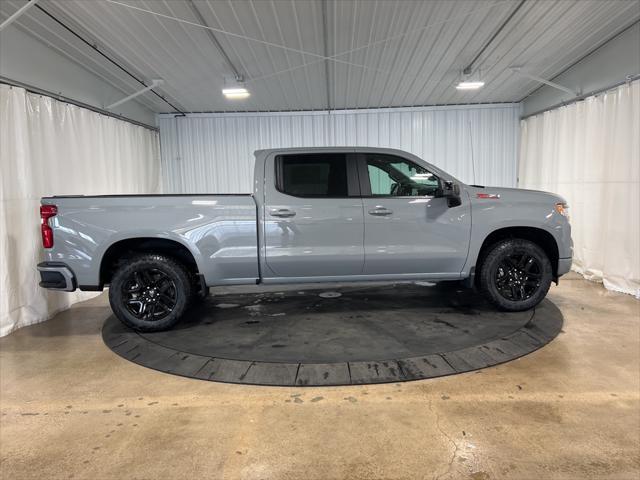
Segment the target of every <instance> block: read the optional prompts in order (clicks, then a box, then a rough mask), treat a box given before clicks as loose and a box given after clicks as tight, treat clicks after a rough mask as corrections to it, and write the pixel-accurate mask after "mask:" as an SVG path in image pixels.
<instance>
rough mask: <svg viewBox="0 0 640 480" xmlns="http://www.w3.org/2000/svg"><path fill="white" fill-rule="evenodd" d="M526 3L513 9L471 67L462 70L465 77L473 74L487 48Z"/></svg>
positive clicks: (472, 61)
mask: <svg viewBox="0 0 640 480" xmlns="http://www.w3.org/2000/svg"><path fill="white" fill-rule="evenodd" d="M525 1H526V0H520V3H519V4H518V6H517V7H516V8H514V9H513V11H512V12H511V13H510V14H509V16H508V17H507V19H506V20H505V21H504V22H502V24H501V25H500V26H499V27H498V29H497V30H496V31H495V33H494V34H493V35H491V38H489V40H488V41H487V43H485V44H484V46H483V47H482V48H481V49H480V51H479V52H478V53H476V56H475V57H473V60H471V61H470V62H469V65H467V66H466V67H464V69H463V70H462V73H464V74H465V75H471V74H472V73H473V66H474V64H475V63H476V62H477V61H478V59H479V58H480V55H482V54H483V53H484V52H485V51H486V50H487V48H489V45H491V44H492V43H493V41H494V40H495V39H496V37H497V36H498V35H500V32H502V30H504V27H506V26H507V23H509V22H510V21H511V19H512V18H513V17H514V16H515V14H516V13H518V10H520V8H522V5H524V2H525Z"/></svg>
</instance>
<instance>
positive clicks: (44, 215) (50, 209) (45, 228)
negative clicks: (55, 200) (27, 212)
mask: <svg viewBox="0 0 640 480" xmlns="http://www.w3.org/2000/svg"><path fill="white" fill-rule="evenodd" d="M57 214H58V207H56V206H55V205H40V218H41V219H42V225H41V226H40V230H41V232H42V246H43V247H44V248H52V247H53V229H52V228H51V227H50V226H49V219H50V218H51V217H55V216H56V215H57Z"/></svg>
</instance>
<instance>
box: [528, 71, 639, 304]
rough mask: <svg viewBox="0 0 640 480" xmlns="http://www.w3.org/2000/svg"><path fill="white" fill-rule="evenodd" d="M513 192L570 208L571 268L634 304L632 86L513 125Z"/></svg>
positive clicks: (635, 132) (635, 95) (635, 137)
mask: <svg viewBox="0 0 640 480" xmlns="http://www.w3.org/2000/svg"><path fill="white" fill-rule="evenodd" d="M521 130H522V138H521V156H520V175H519V186H521V187H524V188H533V189H539V190H548V191H551V192H556V193H559V194H560V195H562V196H564V197H565V198H566V199H567V200H568V203H569V205H570V214H571V225H572V234H573V241H574V262H573V269H574V270H576V271H577V272H579V273H582V274H583V275H584V276H585V278H588V279H591V280H597V281H602V282H603V283H604V286H605V287H606V288H608V289H610V290H616V291H620V292H625V293H629V294H632V295H635V296H637V297H638V298H640V233H639V230H640V187H639V178H640V81H634V82H632V83H630V84H625V85H622V86H620V87H618V88H616V89H614V90H610V91H608V92H606V93H603V94H600V95H597V96H593V97H589V98H587V99H585V100H584V101H581V102H577V103H574V104H572V105H569V106H566V107H560V108H557V109H555V110H552V111H549V112H545V113H542V114H540V115H536V116H534V117H529V118H527V119H525V120H523V121H522V122H521Z"/></svg>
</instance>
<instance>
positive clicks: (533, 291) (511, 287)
mask: <svg viewBox="0 0 640 480" xmlns="http://www.w3.org/2000/svg"><path fill="white" fill-rule="evenodd" d="M552 278H553V271H552V268H551V262H550V261H549V257H548V256H547V254H546V253H545V252H544V250H543V249H542V248H540V247H539V246H538V245H536V244H535V243H533V242H531V241H529V240H524V239H518V238H511V239H506V240H502V241H500V242H498V243H496V244H494V245H492V246H491V247H490V248H489V251H488V252H487V253H486V255H485V256H484V258H483V259H482V261H481V264H480V274H479V283H480V290H481V292H482V293H483V294H484V296H485V297H486V298H487V299H488V300H489V301H490V302H491V303H493V304H494V305H495V306H497V307H498V308H500V309H501V310H507V311H510V312H518V311H522V310H528V309H530V308H533V307H535V306H536V305H537V304H538V303H540V302H541V301H542V299H543V298H544V297H545V295H546V294H547V292H548V291H549V286H550V285H551V280H552Z"/></svg>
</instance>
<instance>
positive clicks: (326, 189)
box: [276, 153, 349, 198]
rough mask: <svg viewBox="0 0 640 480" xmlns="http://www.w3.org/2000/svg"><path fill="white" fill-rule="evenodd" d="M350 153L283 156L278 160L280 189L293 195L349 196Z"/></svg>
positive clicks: (277, 173)
mask: <svg viewBox="0 0 640 480" xmlns="http://www.w3.org/2000/svg"><path fill="white" fill-rule="evenodd" d="M347 178H348V177H347V155H346V154H343V153H323V154H304V155H281V156H279V157H278V159H277V162H276V181H277V187H278V190H279V191H280V192H282V193H285V194H287V195H292V196H294V197H326V198H340V197H347V196H349V187H348V183H349V182H348V180H347Z"/></svg>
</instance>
